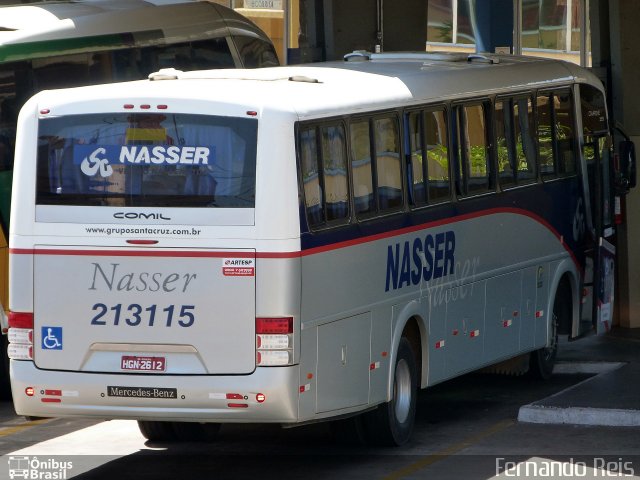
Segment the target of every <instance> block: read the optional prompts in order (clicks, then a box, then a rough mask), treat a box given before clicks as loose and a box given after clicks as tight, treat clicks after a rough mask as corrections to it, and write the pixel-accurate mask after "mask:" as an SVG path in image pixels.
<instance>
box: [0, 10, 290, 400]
mask: <svg viewBox="0 0 640 480" xmlns="http://www.w3.org/2000/svg"><path fill="white" fill-rule="evenodd" d="M276 65H278V58H277V56H276V52H275V49H274V46H273V44H272V43H271V41H270V40H269V39H268V37H267V36H266V35H265V34H264V32H262V31H261V30H260V29H259V28H258V27H256V26H255V25H254V24H253V23H252V22H250V21H249V20H247V19H246V18H244V17H243V16H241V15H239V14H237V13H236V12H234V11H233V10H231V9H228V8H225V7H223V6H221V5H217V4H214V3H212V2H204V1H202V2H198V1H192V0H163V1H160V2H158V1H142V0H126V1H113V0H79V1H56V2H38V3H36V2H34V3H31V4H29V5H11V6H0V325H1V326H2V330H3V333H4V334H6V330H7V324H6V321H5V316H4V309H5V308H8V305H7V300H8V291H7V285H8V279H7V275H8V249H7V239H8V236H9V211H10V200H11V178H12V175H13V157H14V148H15V132H16V120H17V116H18V111H19V110H20V107H22V104H23V103H24V102H25V101H26V100H27V99H28V98H30V97H31V96H32V95H34V94H35V93H36V92H38V91H40V90H48V89H52V88H63V87H75V86H80V85H90V84H97V83H106V82H113V81H124V80H138V79H142V78H146V77H147V75H149V74H150V73H151V72H155V71H157V70H158V69H160V68H163V67H169V66H170V67H177V68H181V69H183V70H187V69H191V70H201V69H210V68H234V67H236V68H253V67H265V66H276ZM6 348H7V343H6V335H2V336H0V398H8V397H9V394H10V386H9V362H8V359H7V355H6Z"/></svg>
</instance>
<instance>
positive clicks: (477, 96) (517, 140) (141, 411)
mask: <svg viewBox="0 0 640 480" xmlns="http://www.w3.org/2000/svg"><path fill="white" fill-rule="evenodd" d="M352 59H354V60H355V61H345V62H335V63H327V64H317V65H308V66H298V67H276V68H267V69H259V70H252V71H249V70H217V71H199V72H185V73H183V72H179V71H175V70H169V71H161V72H158V73H156V74H152V75H151V76H150V79H149V80H147V81H138V82H131V83H121V84H111V85H104V86H94V87H82V88H76V89H67V90H58V91H50V92H42V93H40V94H38V95H36V96H35V97H34V98H32V99H31V100H30V101H29V102H28V103H27V104H26V105H25V107H24V108H23V110H22V112H21V114H20V118H19V124H18V129H19V133H18V140H17V149H16V156H17V161H16V169H15V177H14V190H13V194H14V200H16V201H14V202H13V204H12V218H13V219H14V221H13V223H12V225H11V233H10V267H11V290H10V310H11V312H10V320H9V322H10V325H11V328H10V330H9V333H10V341H11V344H10V347H9V352H10V356H11V358H12V360H11V381H12V387H13V392H14V404H15V409H16V411H17V412H18V413H19V414H22V415H32V416H57V417H62V416H70V417H74V416H76V417H94V418H124V419H127V418H128V419H136V420H138V421H139V424H140V428H141V431H142V432H143V434H144V435H145V436H146V437H147V438H150V439H156V440H158V439H162V440H168V439H172V438H178V439H194V438H211V437H212V436H213V435H214V434H215V432H216V431H217V429H218V428H219V426H220V424H223V423H234V422H237V423H241V422H252V423H259V422H271V423H277V424H282V425H285V426H292V425H297V424H303V423H308V422H316V421H323V420H335V421H340V422H341V423H338V425H342V426H345V425H349V426H350V427H356V428H357V430H358V431H359V432H361V433H362V434H363V435H364V436H365V437H366V438H367V439H368V440H370V441H372V442H374V443H379V444H387V445H389V444H390V445H397V444H402V443H404V442H406V441H407V440H408V439H409V437H410V435H411V431H412V428H413V423H414V415H415V410H416V397H417V389H418V388H425V387H429V386H431V385H434V384H436V383H439V382H442V381H445V380H447V379H450V378H453V377H456V376H458V375H461V374H463V373H465V372H469V371H472V370H476V369H479V368H482V367H486V366H490V365H495V364H498V363H500V364H501V365H500V367H499V370H508V371H511V372H514V373H524V372H525V371H526V370H530V371H531V372H532V373H533V374H536V375H537V376H539V377H548V376H549V375H550V374H551V372H552V368H553V361H554V358H555V354H556V348H557V338H558V335H559V334H566V335H570V336H572V337H576V336H578V335H579V334H580V323H581V320H588V322H589V323H588V326H589V327H591V325H592V323H591V318H592V316H594V315H596V316H597V315H598V314H599V312H602V311H603V309H604V308H605V306H607V302H606V301H598V302H592V301H591V299H592V296H590V295H587V296H585V297H584V298H583V296H582V295H583V294H582V292H583V291H587V292H588V291H594V292H599V291H600V290H603V291H605V290H606V291H607V292H609V293H611V292H610V287H611V283H610V281H611V278H612V276H611V275H612V271H611V270H610V269H607V270H606V271H607V274H608V275H606V276H604V275H600V272H601V270H602V269H601V268H600V267H599V265H600V264H601V263H602V262H601V260H603V259H604V260H607V261H608V260H609V259H610V257H606V258H605V256H604V255H603V254H601V253H600V249H599V246H600V245H606V244H607V243H608V242H607V240H606V239H605V238H604V237H609V236H611V234H612V233H613V230H614V225H613V219H612V211H611V208H612V204H613V201H612V200H613V189H612V186H613V183H612V171H611V164H612V162H611V152H610V147H611V145H610V135H609V128H608V123H607V116H606V107H605V100H604V93H603V90H602V86H601V84H600V82H599V81H597V80H596V79H595V78H594V77H593V76H592V75H591V74H589V73H588V72H587V71H584V70H582V69H580V68H579V67H576V66H575V65H571V64H568V63H562V62H559V61H549V60H542V59H530V58H526V59H525V58H518V57H489V58H480V59H477V58H476V57H471V58H469V59H467V57H466V56H464V57H461V56H459V55H444V56H442V55H435V56H434V55H429V54H415V55H412V54H396V55H393V54H379V55H375V54H374V55H368V54H361V55H360V56H358V55H356V56H355V57H352ZM18 199H19V201H17V200H18ZM604 260H603V261H604ZM605 286H606V287H607V288H602V289H601V288H600V287H605ZM607 298H608V299H609V301H610V300H611V298H610V297H607ZM605 300H606V298H605ZM589 302H591V303H592V304H593V305H592V304H590V303H589ZM592 307H593V308H592ZM608 307H611V304H610V303H609V304H608ZM605 316H606V315H605V314H604V313H600V317H601V320H602V319H604V318H605Z"/></svg>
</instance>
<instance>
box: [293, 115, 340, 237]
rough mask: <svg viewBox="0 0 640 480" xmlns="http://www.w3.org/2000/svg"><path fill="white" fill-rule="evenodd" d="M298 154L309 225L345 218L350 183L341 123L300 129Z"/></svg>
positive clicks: (313, 226) (318, 224)
mask: <svg viewBox="0 0 640 480" xmlns="http://www.w3.org/2000/svg"><path fill="white" fill-rule="evenodd" d="M298 156H299V162H300V171H301V180H302V185H303V190H304V198H305V209H306V212H307V221H308V223H309V226H310V227H311V228H318V227H322V226H324V225H327V224H332V223H336V222H339V221H341V220H342V221H348V218H349V183H348V175H347V153H346V143H345V131H344V127H343V126H342V124H335V125H322V126H311V127H304V128H302V129H301V130H300V133H299V139H298Z"/></svg>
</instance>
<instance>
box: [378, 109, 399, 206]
mask: <svg viewBox="0 0 640 480" xmlns="http://www.w3.org/2000/svg"><path fill="white" fill-rule="evenodd" d="M373 131H374V138H375V148H376V179H377V182H376V183H377V200H378V208H379V210H380V211H384V210H394V209H398V208H400V207H401V206H402V165H401V163H400V133H399V130H398V122H397V120H396V118H395V117H388V118H377V119H375V120H374V121H373Z"/></svg>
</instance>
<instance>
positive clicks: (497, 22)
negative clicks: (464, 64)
mask: <svg viewBox="0 0 640 480" xmlns="http://www.w3.org/2000/svg"><path fill="white" fill-rule="evenodd" d="M475 23H476V24H475V34H476V51H477V52H488V53H494V52H495V49H496V47H509V48H511V52H512V53H513V0H476V5H475Z"/></svg>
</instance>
